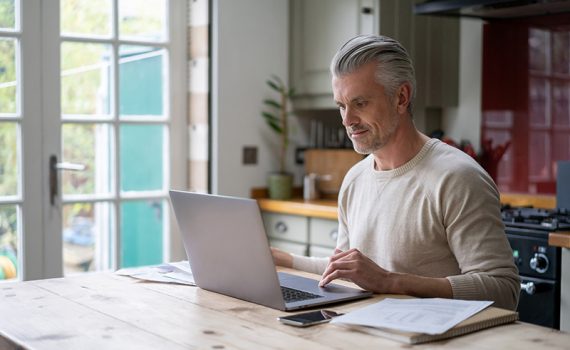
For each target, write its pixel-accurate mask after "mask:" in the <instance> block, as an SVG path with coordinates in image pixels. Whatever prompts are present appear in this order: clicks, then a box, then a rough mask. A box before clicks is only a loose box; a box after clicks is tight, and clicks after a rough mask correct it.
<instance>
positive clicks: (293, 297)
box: [281, 286, 322, 303]
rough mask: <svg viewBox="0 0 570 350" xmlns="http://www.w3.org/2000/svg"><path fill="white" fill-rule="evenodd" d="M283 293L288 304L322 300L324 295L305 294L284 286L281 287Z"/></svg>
mask: <svg viewBox="0 0 570 350" xmlns="http://www.w3.org/2000/svg"><path fill="white" fill-rule="evenodd" d="M281 293H282V294H283V299H285V302H286V303H292V302H295V301H303V300H309V299H316V298H322V295H317V294H313V293H309V292H304V291H302V290H298V289H292V288H287V287H283V286H281Z"/></svg>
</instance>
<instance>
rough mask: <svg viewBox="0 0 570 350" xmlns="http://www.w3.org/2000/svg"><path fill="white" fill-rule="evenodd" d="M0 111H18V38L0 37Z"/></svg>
mask: <svg viewBox="0 0 570 350" xmlns="http://www.w3.org/2000/svg"><path fill="white" fill-rule="evenodd" d="M0 113H16V40H14V39H3V38H0Z"/></svg>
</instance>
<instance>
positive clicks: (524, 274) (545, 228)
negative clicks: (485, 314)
mask: <svg viewBox="0 0 570 350" xmlns="http://www.w3.org/2000/svg"><path fill="white" fill-rule="evenodd" d="M501 216H502V219H503V222H504V224H505V232H506V234H507V238H508V240H509V243H510V245H511V248H512V250H513V259H514V262H515V264H516V265H517V267H518V269H519V275H520V278H521V291H520V293H521V294H520V299H519V305H518V309H517V311H518V312H519V319H520V320H521V321H523V322H529V323H534V324H537V325H541V326H546V327H550V328H554V329H560V285H561V282H560V279H561V260H562V254H561V249H560V248H558V247H550V246H549V245H548V235H549V233H550V232H554V231H568V230H570V212H569V211H568V209H537V208H529V207H510V206H504V207H502V208H501Z"/></svg>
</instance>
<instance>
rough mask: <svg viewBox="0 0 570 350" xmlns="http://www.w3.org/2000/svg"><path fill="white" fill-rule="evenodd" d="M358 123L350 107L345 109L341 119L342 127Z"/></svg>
mask: <svg viewBox="0 0 570 350" xmlns="http://www.w3.org/2000/svg"><path fill="white" fill-rule="evenodd" d="M357 123H358V116H357V115H356V113H354V110H353V109H352V108H350V107H346V109H345V111H344V115H343V118H342V125H344V126H345V127H349V126H351V125H354V124H357Z"/></svg>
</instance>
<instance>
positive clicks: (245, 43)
mask: <svg viewBox="0 0 570 350" xmlns="http://www.w3.org/2000/svg"><path fill="white" fill-rule="evenodd" d="M212 13H213V20H212V59H213V60H212V75H213V77H212V90H211V92H212V118H213V120H212V122H213V123H212V124H213V125H212V126H213V128H212V147H213V148H212V154H211V156H212V157H211V159H212V192H213V193H218V194H224V195H233V196H243V197H249V195H250V190H251V188H252V187H265V186H266V176H267V173H268V172H271V171H276V170H278V159H277V155H278V153H277V145H278V143H277V135H276V134H275V133H273V132H272V131H271V130H270V129H269V127H268V126H267V125H266V124H265V121H264V120H263V118H262V117H261V114H260V112H261V110H262V109H263V104H262V101H263V99H264V98H266V97H269V96H270V95H271V91H270V90H269V88H268V87H267V85H266V84H265V81H266V80H267V79H268V78H269V77H270V76H271V75H272V74H275V75H278V76H280V77H282V79H287V77H288V75H289V74H288V67H289V2H288V1H286V0H239V1H235V0H214V1H213V6H212ZM243 146H257V148H258V164H257V165H242V163H241V162H242V148H243ZM292 149H293V147H290V151H291V154H292V152H293V150H292ZM289 158H291V159H292V156H291V157H289ZM297 170H298V169H297ZM295 180H296V182H297V183H300V179H299V176H297V178H296V179H295Z"/></svg>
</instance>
